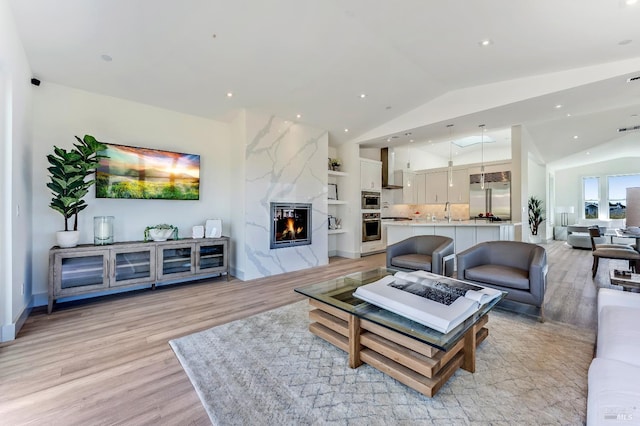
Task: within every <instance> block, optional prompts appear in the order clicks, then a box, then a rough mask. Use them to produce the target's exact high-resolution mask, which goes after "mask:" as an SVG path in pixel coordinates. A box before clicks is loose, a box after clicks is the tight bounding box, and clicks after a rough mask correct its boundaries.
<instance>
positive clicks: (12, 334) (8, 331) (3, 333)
mask: <svg viewBox="0 0 640 426" xmlns="http://www.w3.org/2000/svg"><path fill="white" fill-rule="evenodd" d="M15 338H16V325H15V324H6V325H3V326H2V327H1V328H0V342H8V341H10V340H15Z"/></svg>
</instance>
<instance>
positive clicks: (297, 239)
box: [271, 203, 311, 249]
mask: <svg viewBox="0 0 640 426" xmlns="http://www.w3.org/2000/svg"><path fill="white" fill-rule="evenodd" d="M309 244H311V204H305V203H271V248H272V249H277V248H283V247H293V246H302V245H309Z"/></svg>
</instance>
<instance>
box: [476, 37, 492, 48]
mask: <svg viewBox="0 0 640 426" xmlns="http://www.w3.org/2000/svg"><path fill="white" fill-rule="evenodd" d="M478 44H479V45H480V46H482V47H486V46H491V45H492V44H493V40H491V39H488V38H487V39H484V40H480V41H479V42H478Z"/></svg>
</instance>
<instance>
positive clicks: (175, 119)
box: [32, 81, 239, 305]
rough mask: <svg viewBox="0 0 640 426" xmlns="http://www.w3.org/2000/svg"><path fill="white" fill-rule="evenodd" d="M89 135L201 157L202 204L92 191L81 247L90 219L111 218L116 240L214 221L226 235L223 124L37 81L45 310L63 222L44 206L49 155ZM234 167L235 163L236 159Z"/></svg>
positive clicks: (37, 218) (36, 171)
mask: <svg viewBox="0 0 640 426" xmlns="http://www.w3.org/2000/svg"><path fill="white" fill-rule="evenodd" d="M85 134H90V135H93V136H95V137H96V138H97V139H98V140H100V141H102V142H107V143H116V144H123V145H133V146H140V147H147V148H158V149H164V150H169V151H177V152H186V153H190V154H199V155H200V200H197V201H175V200H124V199H96V198H95V189H94V188H95V187H94V188H92V189H91V190H90V191H89V194H88V195H87V197H86V198H85V200H86V202H87V204H88V205H89V207H88V208H87V209H86V210H84V211H82V212H81V213H80V215H79V224H78V230H79V231H80V243H93V216H115V231H114V237H115V240H116V241H135V240H142V239H143V233H144V228H145V227H146V226H148V225H154V224H158V223H170V224H172V225H175V226H177V227H178V228H179V230H180V236H181V237H188V236H190V235H191V227H192V226H194V225H204V222H205V220H206V219H215V218H220V219H222V221H223V235H230V236H231V238H232V240H233V239H234V235H233V233H232V232H231V228H230V224H231V220H230V219H231V216H232V214H233V212H234V210H233V208H234V205H236V204H237V201H236V199H237V192H236V191H237V187H236V186H235V185H234V184H232V181H231V176H232V173H231V171H232V170H234V169H235V168H236V167H238V166H239V164H237V163H235V162H234V160H232V155H231V144H230V143H229V141H230V138H231V134H230V128H229V125H227V124H225V123H221V122H217V121H214V120H207V119H204V118H200V117H195V116H190V115H186V114H181V113H176V112H173V111H169V110H165V109H161V108H155V107H151V106H148V105H144V104H139V103H136V102H131V101H127V100H123V99H118V98H113V97H109V96H104V95H99V94H95V93H89V92H85V91H82V90H77V89H72V88H69V87H65V86H60V85H57V84H53V83H48V82H46V81H43V82H42V84H41V85H40V87H38V88H35V89H34V116H33V137H34V140H35V143H34V149H33V165H34V167H33V188H32V191H33V194H32V196H33V223H34V224H35V225H34V232H33V278H34V286H33V292H34V294H35V295H37V296H39V297H38V299H37V300H36V301H35V303H36V304H37V305H40V304H45V302H46V292H47V268H48V258H47V253H48V250H49V248H50V247H51V246H53V245H55V235H54V234H55V231H56V230H60V229H62V228H63V226H64V225H63V223H64V222H63V218H62V215H60V214H59V213H57V212H56V211H54V210H53V209H51V208H50V207H49V202H50V199H51V195H50V192H49V190H48V188H47V187H46V183H47V182H48V181H49V177H48V172H47V167H48V163H47V159H46V156H47V154H49V153H51V152H52V150H53V146H54V145H56V146H59V147H64V148H70V147H71V146H72V145H73V143H74V142H75V139H74V135H77V136H80V137H82V136H83V135H85ZM235 161H237V159H236V160H235Z"/></svg>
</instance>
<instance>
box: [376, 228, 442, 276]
mask: <svg viewBox="0 0 640 426" xmlns="http://www.w3.org/2000/svg"><path fill="white" fill-rule="evenodd" d="M453 254H454V252H453V239H451V238H449V237H445V236H442V235H418V236H415V237H409V238H407V239H406V240H402V241H399V242H397V243H395V244H392V245H390V246H388V247H387V268H392V269H399V270H401V271H418V270H422V271H429V272H433V273H434V274H440V275H447V276H451V274H453V263H454V256H453ZM443 263H444V266H443Z"/></svg>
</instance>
